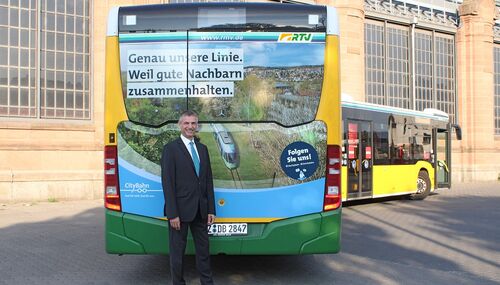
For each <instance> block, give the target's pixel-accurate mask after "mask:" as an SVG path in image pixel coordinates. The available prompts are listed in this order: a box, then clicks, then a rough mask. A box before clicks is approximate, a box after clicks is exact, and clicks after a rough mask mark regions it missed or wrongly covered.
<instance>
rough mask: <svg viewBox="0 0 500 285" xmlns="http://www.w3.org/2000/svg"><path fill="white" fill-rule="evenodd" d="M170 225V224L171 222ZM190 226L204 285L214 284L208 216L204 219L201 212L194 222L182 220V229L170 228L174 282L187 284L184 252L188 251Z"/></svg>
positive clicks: (175, 283)
mask: <svg viewBox="0 0 500 285" xmlns="http://www.w3.org/2000/svg"><path fill="white" fill-rule="evenodd" d="M169 225H170V224H169ZM188 228H190V229H191V234H192V236H193V239H194V247H195V252H196V269H197V270H198V273H199V274H200V281H201V284H202V285H212V284H214V282H213V280H212V270H211V269H210V253H209V242H208V231H207V217H205V218H204V219H202V217H201V216H200V213H199V211H198V214H197V215H196V218H195V219H194V220H193V221H192V222H181V229H180V230H178V231H177V230H174V229H173V228H172V227H170V228H169V239H170V245H169V247H170V272H171V274H172V284H173V285H181V284H186V281H185V280H184V253H185V251H186V243H187V235H188Z"/></svg>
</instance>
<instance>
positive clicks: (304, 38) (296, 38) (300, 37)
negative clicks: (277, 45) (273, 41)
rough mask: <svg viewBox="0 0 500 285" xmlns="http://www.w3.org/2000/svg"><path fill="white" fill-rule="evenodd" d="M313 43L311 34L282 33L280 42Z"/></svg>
mask: <svg viewBox="0 0 500 285" xmlns="http://www.w3.org/2000/svg"><path fill="white" fill-rule="evenodd" d="M311 41H312V34H311V33H281V34H280V37H279V39H278V42H289V43H290V42H293V43H309V42H311Z"/></svg>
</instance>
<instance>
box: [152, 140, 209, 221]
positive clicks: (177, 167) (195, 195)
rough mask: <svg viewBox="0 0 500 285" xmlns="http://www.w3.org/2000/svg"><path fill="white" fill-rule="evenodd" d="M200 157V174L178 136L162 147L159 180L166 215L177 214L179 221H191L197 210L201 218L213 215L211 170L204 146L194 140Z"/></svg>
mask: <svg viewBox="0 0 500 285" xmlns="http://www.w3.org/2000/svg"><path fill="white" fill-rule="evenodd" d="M195 145H196V149H197V151H198V155H199V157H200V176H199V177H198V176H197V175H196V171H195V168H194V163H193V160H192V158H191V155H190V154H189V151H188V150H187V148H186V145H185V144H184V142H183V141H182V139H181V138H180V137H179V138H177V139H176V140H174V141H172V142H170V143H168V144H166V145H165V146H164V147H163V153H162V158H161V179H162V185H163V195H164V197H165V209H164V210H165V215H166V216H167V218H169V219H173V218H176V217H179V218H180V220H181V222H191V221H193V220H194V218H195V216H196V213H197V211H198V209H199V211H200V214H201V217H202V218H203V219H207V216H208V214H213V215H215V199H214V186H213V179H212V169H211V166H210V157H209V156H208V149H207V147H206V146H205V145H204V144H202V143H200V142H199V141H196V143H195Z"/></svg>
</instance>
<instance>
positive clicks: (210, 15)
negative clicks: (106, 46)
mask: <svg viewBox="0 0 500 285" xmlns="http://www.w3.org/2000/svg"><path fill="white" fill-rule="evenodd" d="M325 14H326V15H325ZM325 17H326V26H325V20H324V19H325ZM213 29H217V30H219V29H220V30H224V31H228V32H229V31H233V32H234V31H240V30H241V31H248V30H249V29H251V30H252V31H284V32H294V31H300V32H326V33H327V34H330V35H338V33H339V28H338V16H337V12H336V9H335V8H334V7H330V6H326V7H325V6H318V5H302V4H277V3H234V2H233V3H185V4H160V5H142V6H124V7H113V8H112V9H111V10H110V12H109V18H108V28H107V35H108V36H116V35H118V34H119V33H135V32H148V33H155V32H162V31H163V32H167V31H186V30H199V31H210V30H213Z"/></svg>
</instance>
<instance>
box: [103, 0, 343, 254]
mask: <svg viewBox="0 0 500 285" xmlns="http://www.w3.org/2000/svg"><path fill="white" fill-rule="evenodd" d="M339 78H340V77H339V36H338V25H337V14H336V10H335V9H334V8H332V7H328V6H315V5H295V4H271V3H217V4H216V3H195V4H171V5H148V6H128V7H119V8H115V9H113V10H112V11H111V12H110V15H109V22H108V30H107V39H106V91H105V92H106V94H105V158H104V159H105V165H104V168H105V207H106V211H105V216H106V230H105V234H106V250H107V252H109V253H114V254H166V253H168V226H167V224H168V221H167V220H166V218H165V216H164V205H165V201H164V198H163V193H162V185H161V179H160V177H161V170H160V156H161V150H162V148H163V145H165V144H166V143H168V142H170V141H171V140H173V139H175V138H177V137H178V136H179V131H178V127H177V120H178V117H179V115H180V114H181V112H183V111H184V110H186V109H190V110H194V111H196V112H197V113H198V114H199V119H200V128H199V132H198V137H199V139H200V140H201V141H202V142H203V143H204V144H205V145H207V147H208V149H209V153H210V158H211V161H212V172H213V175H214V185H215V198H216V211H217V218H216V223H215V224H214V225H213V226H211V227H209V228H208V231H209V234H210V235H211V237H210V244H211V247H210V250H211V253H212V254H233V255H238V254H280V255H281V254H312V253H336V252H338V251H339V249H340V232H341V230H340V229H341V199H342V198H341V178H342V175H341V168H342V158H341V155H342V153H341V152H342V138H341V127H342V126H341V107H340V85H339V83H340V82H339ZM193 251H194V249H193V245H192V242H191V240H190V239H189V238H188V247H187V253H188V254H192V253H193Z"/></svg>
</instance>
